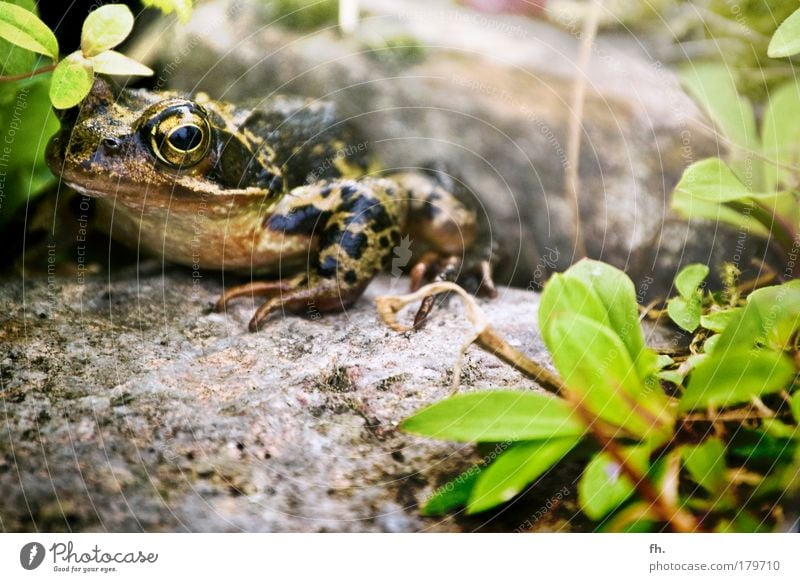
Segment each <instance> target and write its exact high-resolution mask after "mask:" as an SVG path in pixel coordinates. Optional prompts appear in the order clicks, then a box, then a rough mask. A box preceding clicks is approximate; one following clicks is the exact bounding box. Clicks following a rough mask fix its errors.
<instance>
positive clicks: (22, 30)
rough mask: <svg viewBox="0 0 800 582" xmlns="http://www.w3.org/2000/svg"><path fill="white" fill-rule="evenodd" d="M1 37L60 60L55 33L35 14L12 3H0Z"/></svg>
mask: <svg viewBox="0 0 800 582" xmlns="http://www.w3.org/2000/svg"><path fill="white" fill-rule="evenodd" d="M0 37H2V38H4V39H6V40H7V41H8V42H10V43H12V44H15V45H17V46H19V47H22V48H24V49H28V50H30V51H33V52H35V53H39V54H42V55H45V56H46V57H50V58H51V59H53V60H55V59H57V58H58V41H57V40H56V36H55V35H54V34H53V31H52V30H50V28H48V26H47V25H46V24H45V23H44V22H42V21H41V20H40V19H39V17H38V16H36V15H35V14H34V13H33V12H31V11H29V10H26V9H25V8H23V7H21V6H17V5H16V4H12V3H11V2H0Z"/></svg>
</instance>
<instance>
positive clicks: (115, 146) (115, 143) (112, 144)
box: [102, 137, 122, 152]
mask: <svg viewBox="0 0 800 582" xmlns="http://www.w3.org/2000/svg"><path fill="white" fill-rule="evenodd" d="M102 143H103V147H104V148H105V149H107V150H108V151H110V152H116V151H119V150H120V148H121V147H122V140H120V139H117V138H116V137H107V138H105V139H103V142H102Z"/></svg>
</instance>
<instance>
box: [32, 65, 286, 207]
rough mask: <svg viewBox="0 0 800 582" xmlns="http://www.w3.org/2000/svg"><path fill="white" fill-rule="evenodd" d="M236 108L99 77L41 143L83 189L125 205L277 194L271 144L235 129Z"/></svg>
mask: <svg viewBox="0 0 800 582" xmlns="http://www.w3.org/2000/svg"><path fill="white" fill-rule="evenodd" d="M237 117H240V115H239V114H237V111H236V110H235V108H233V107H232V106H228V105H225V104H219V103H214V102H212V101H210V100H209V99H208V98H207V97H204V96H201V97H199V98H198V100H195V101H192V100H189V99H186V98H183V97H182V96H180V95H178V94H175V93H155V92H151V91H145V90H122V91H115V90H114V89H113V87H112V86H111V84H110V83H109V82H108V81H106V80H104V79H102V78H99V79H97V80H96V81H95V84H94V86H93V88H92V91H91V93H90V94H89V95H88V97H87V98H86V99H85V100H84V101H83V102H82V103H81V105H80V106H79V107H77V108H74V109H72V110H69V111H66V112H64V113H63V114H62V129H61V131H60V132H59V133H58V134H57V135H56V136H54V137H53V139H52V140H51V141H50V143H49V145H48V147H47V163H48V165H49V166H50V169H51V170H52V171H53V172H54V173H55V174H56V175H58V176H61V178H62V179H63V180H64V181H65V182H66V183H67V184H69V185H70V186H72V187H73V188H75V189H76V190H78V191H79V192H82V193H84V194H86V195H89V196H94V197H98V198H115V199H116V200H117V201H119V202H122V203H123V204H126V205H128V206H132V207H139V208H140V207H141V206H142V204H143V201H144V200H145V199H146V200H147V205H148V206H155V207H161V208H165V207H167V206H168V205H170V204H178V203H181V201H183V202H184V203H192V202H197V201H199V200H202V201H203V202H205V203H208V204H213V203H214V202H232V201H233V200H234V199H236V200H240V201H241V200H242V199H245V197H246V198H250V197H256V198H257V199H258V200H259V201H263V200H264V198H265V196H272V195H276V194H278V193H279V192H280V191H281V190H282V181H281V176H280V170H279V169H278V168H276V167H275V166H274V165H273V164H272V163H271V159H272V157H273V154H272V151H271V150H269V149H268V148H267V147H266V146H264V145H263V144H260V143H256V142H255V141H254V140H253V139H252V138H251V137H249V136H248V135H246V133H245V132H242V131H240V130H239V124H237Z"/></svg>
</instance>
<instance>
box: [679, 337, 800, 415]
mask: <svg viewBox="0 0 800 582" xmlns="http://www.w3.org/2000/svg"><path fill="white" fill-rule="evenodd" d="M793 376H794V366H793V365H792V362H791V361H790V360H789V359H788V358H787V357H786V356H784V355H783V354H782V353H778V352H772V351H769V350H764V349H750V348H735V347H734V348H731V349H727V350H725V349H722V348H721V346H720V345H719V344H717V346H716V347H715V349H714V352H713V354H712V355H710V356H709V357H707V358H706V359H705V360H703V361H702V362H700V363H699V364H698V365H697V366H696V367H695V368H694V369H693V370H692V373H691V375H690V376H689V385H688V386H687V387H686V391H685V392H684V393H683V397H682V398H681V399H680V402H679V409H680V410H681V411H688V410H695V409H698V408H708V407H709V406H715V407H722V406H731V405H733V404H740V403H742V402H748V401H750V400H751V399H752V398H753V397H754V396H761V395H762V394H769V393H771V392H777V391H778V390H780V389H781V388H784V387H786V386H787V384H788V383H789V380H791V378H792V377H793Z"/></svg>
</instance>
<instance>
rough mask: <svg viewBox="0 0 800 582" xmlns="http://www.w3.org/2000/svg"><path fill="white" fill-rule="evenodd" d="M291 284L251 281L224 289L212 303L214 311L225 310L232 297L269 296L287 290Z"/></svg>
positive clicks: (253, 297)
mask: <svg viewBox="0 0 800 582" xmlns="http://www.w3.org/2000/svg"><path fill="white" fill-rule="evenodd" d="M290 288H291V284H290V283H289V282H286V281H252V282H250V283H245V284H244V285H237V286H236V287H232V288H230V289H228V290H227V291H225V293H223V294H222V296H221V297H220V298H219V299H218V300H217V302H216V303H215V304H214V311H216V312H217V313H219V312H222V311H225V309H226V308H227V307H228V304H229V303H230V302H231V301H233V300H234V299H239V298H241V297H250V298H252V299H255V298H256V297H269V296H270V295H275V294H279V293H285V292H287V291H289V289H290Z"/></svg>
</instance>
